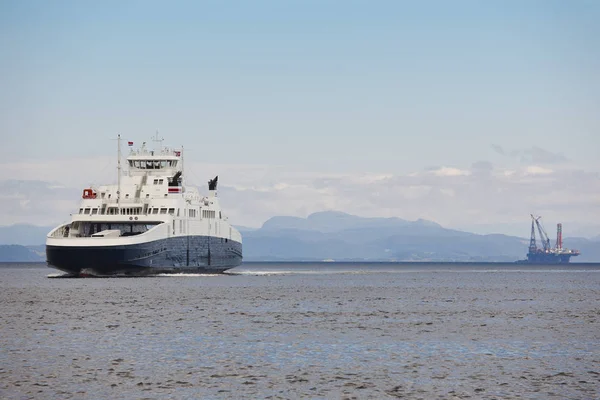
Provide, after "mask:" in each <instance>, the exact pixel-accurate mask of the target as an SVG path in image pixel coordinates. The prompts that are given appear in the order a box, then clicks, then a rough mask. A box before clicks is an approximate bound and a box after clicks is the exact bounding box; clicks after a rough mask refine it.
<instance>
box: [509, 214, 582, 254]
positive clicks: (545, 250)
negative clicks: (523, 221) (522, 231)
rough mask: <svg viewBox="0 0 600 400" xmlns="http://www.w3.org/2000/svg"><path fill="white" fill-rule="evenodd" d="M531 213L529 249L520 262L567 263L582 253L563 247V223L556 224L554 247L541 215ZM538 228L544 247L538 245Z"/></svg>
mask: <svg viewBox="0 0 600 400" xmlns="http://www.w3.org/2000/svg"><path fill="white" fill-rule="evenodd" d="M530 215H531V237H530V239H529V251H528V253H527V259H525V260H519V261H517V263H519V264H567V263H569V262H570V260H571V257H576V256H578V255H579V254H580V252H579V250H574V249H567V248H563V241H562V224H561V223H559V224H557V225H556V244H555V246H554V247H551V245H550V238H549V237H548V234H547V233H546V230H545V229H544V226H543V225H542V223H541V221H540V220H541V218H542V217H541V216H538V217H536V216H534V215H533V214H530ZM536 228H537V230H538V233H539V235H540V241H541V244H542V247H538V246H537V240H536V235H535V231H536Z"/></svg>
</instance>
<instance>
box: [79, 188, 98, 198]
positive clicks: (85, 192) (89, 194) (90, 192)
mask: <svg viewBox="0 0 600 400" xmlns="http://www.w3.org/2000/svg"><path fill="white" fill-rule="evenodd" d="M81 197H83V198H84V199H95V198H96V192H94V190H93V189H91V188H88V189H83V196H81Z"/></svg>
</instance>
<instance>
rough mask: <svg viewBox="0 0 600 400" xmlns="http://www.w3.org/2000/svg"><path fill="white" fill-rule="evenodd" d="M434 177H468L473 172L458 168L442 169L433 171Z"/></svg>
mask: <svg viewBox="0 0 600 400" xmlns="http://www.w3.org/2000/svg"><path fill="white" fill-rule="evenodd" d="M431 173H433V174H434V175H437V176H467V175H471V171H466V170H462V169H458V168H451V167H442V168H440V169H437V170H434V171H431Z"/></svg>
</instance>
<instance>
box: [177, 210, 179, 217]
mask: <svg viewBox="0 0 600 400" xmlns="http://www.w3.org/2000/svg"><path fill="white" fill-rule="evenodd" d="M177 216H178V217H179V208H178V209H177Z"/></svg>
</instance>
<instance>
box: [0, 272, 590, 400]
mask: <svg viewBox="0 0 600 400" xmlns="http://www.w3.org/2000/svg"><path fill="white" fill-rule="evenodd" d="M53 274H54V276H56V271H54V270H52V269H49V268H47V267H45V266H44V265H43V264H3V265H1V266H0V398H3V399H28V398H34V399H51V398H55V399H69V398H93V399H109V398H110V399H112V398H135V399H142V398H143V399H164V398H206V399H218V398H223V399H231V398H252V399H254V398H271V399H275V398H278V399H290V398H311V399H312V398H314V399H325V398H327V399H332V398H335V399H337V398H339V399H343V398H348V399H350V398H357V399H385V398H409V399H413V398H414V399H435V398H440V399H452V398H456V399H458V398H477V399H493V398H496V399H497V398H503V399H509V398H531V399H541V398H544V399H545V398H557V399H596V398H599V397H600V390H599V388H600V266H598V265H578V264H569V265H566V266H528V265H513V266H510V265H494V264H437V265H429V264H378V263H345V264H338V263H252V264H244V265H242V266H241V267H238V268H236V269H234V270H231V271H229V272H228V273H227V274H224V275H202V274H185V275H177V274H172V275H164V276H159V277H154V278H108V279H99V278H83V279H49V277H48V276H49V275H53Z"/></svg>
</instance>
